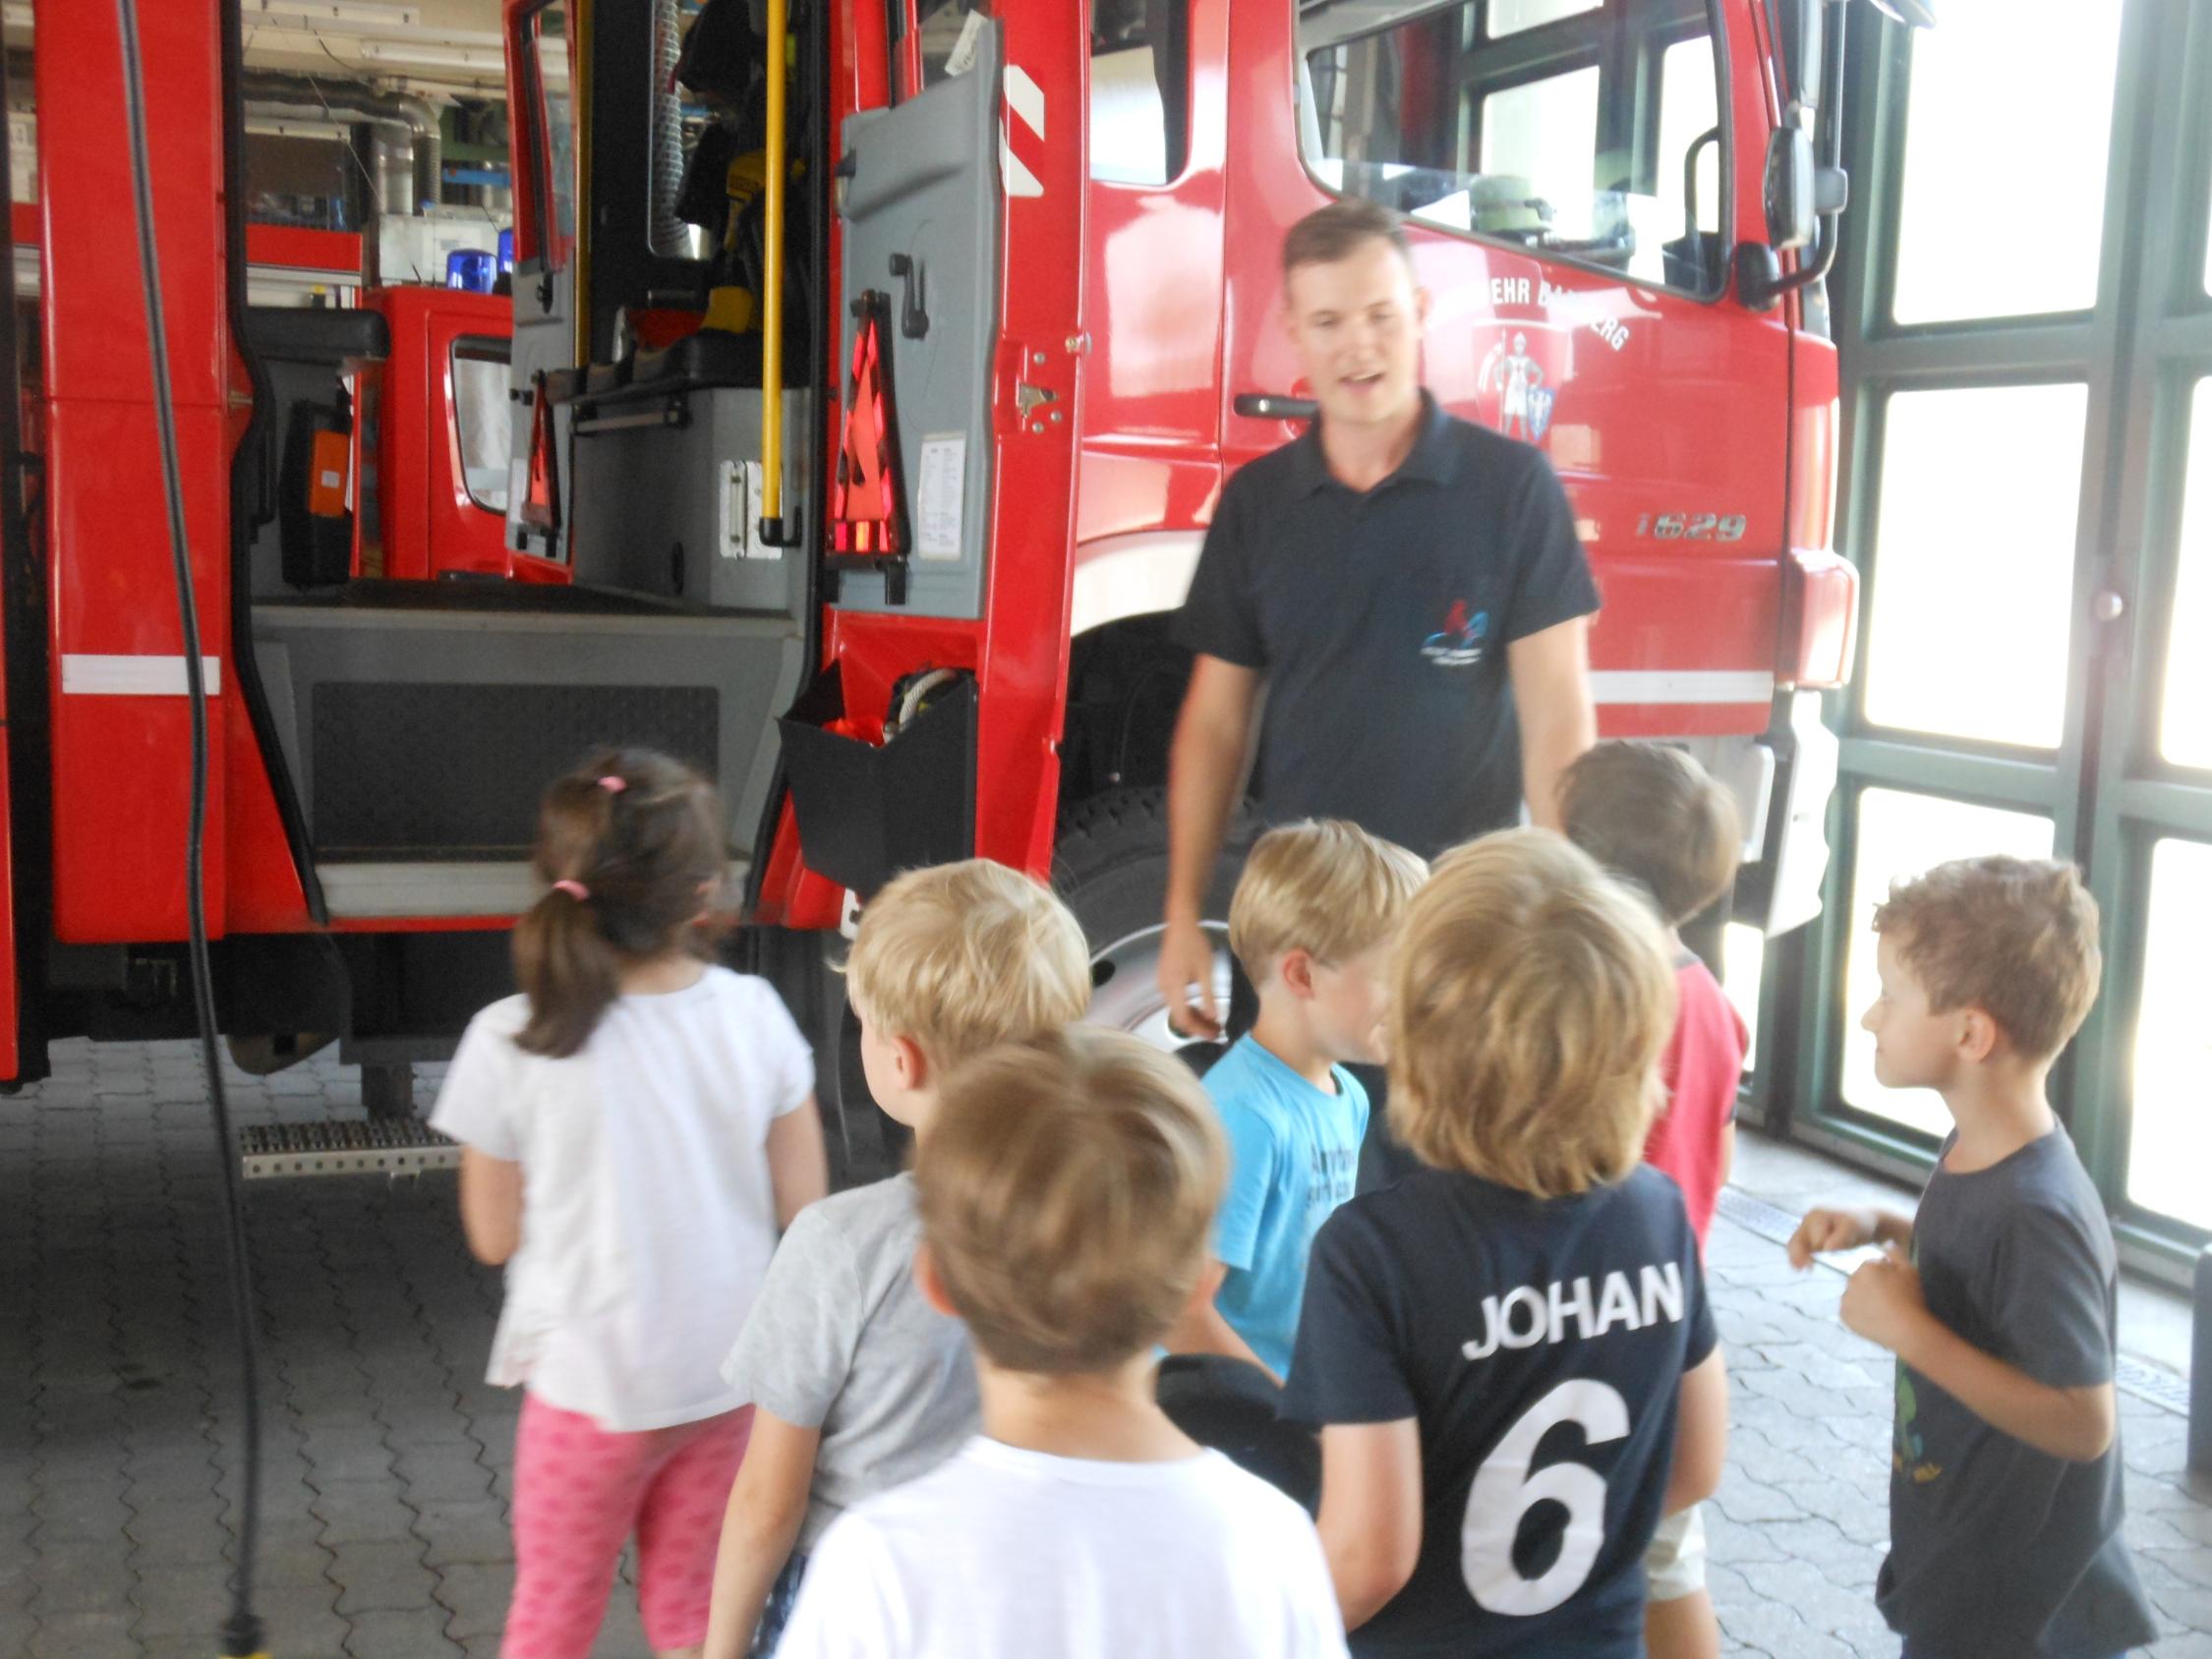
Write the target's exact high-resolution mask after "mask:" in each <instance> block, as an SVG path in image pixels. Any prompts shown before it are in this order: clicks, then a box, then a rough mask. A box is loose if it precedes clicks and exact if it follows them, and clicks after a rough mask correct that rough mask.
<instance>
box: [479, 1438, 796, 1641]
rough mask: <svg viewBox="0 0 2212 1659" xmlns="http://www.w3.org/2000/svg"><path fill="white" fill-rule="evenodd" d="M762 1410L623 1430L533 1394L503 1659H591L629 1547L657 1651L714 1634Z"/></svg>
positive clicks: (517, 1490) (517, 1498)
mask: <svg viewBox="0 0 2212 1659" xmlns="http://www.w3.org/2000/svg"><path fill="white" fill-rule="evenodd" d="M752 1426H753V1413H752V1408H751V1407H750V1406H747V1407H746V1408H745V1409H743V1410H741V1411H731V1412H728V1413H727V1414H725V1415H723V1416H720V1417H709V1418H708V1419H706V1420H705V1421H704V1422H698V1423H684V1424H681V1425H679V1426H678V1427H675V1428H669V1429H650V1430H646V1431H644V1432H642V1433H637V1434H616V1433H612V1432H611V1431H609V1430H607V1429H603V1428H601V1427H600V1426H599V1425H598V1424H597V1423H595V1422H593V1421H592V1419H591V1418H589V1417H586V1416H583V1415H581V1414H580V1413H578V1412H574V1411H563V1410H562V1409H561V1408H560V1407H559V1406H557V1405H550V1404H548V1403H547V1402H545V1401H543V1400H540V1399H539V1398H538V1397H537V1396H536V1395H534V1394H525V1395H524V1397H523V1402H522V1421H521V1424H520V1426H519V1427H518V1428H517V1429H516V1431H515V1454H514V1554H515V1577H514V1600H513V1601H512V1602H511V1603H510V1604H509V1605H508V1607H507V1630H506V1635H505V1638H504V1639H503V1640H502V1641H501V1643H500V1647H499V1652H500V1655H501V1659H586V1656H587V1655H588V1654H589V1653H590V1652H591V1648H592V1642H593V1640H594V1639H595V1638H596V1637H597V1636H598V1634H599V1627H600V1622H601V1621H602V1620H603V1619H605V1618H606V1617H607V1595H608V1591H609V1590H610V1589H611V1587H612V1585H613V1581H614V1565H615V1562H616V1561H617V1560H618V1559H619V1558H620V1556H621V1553H622V1545H623V1543H624V1542H625V1541H626V1540H627V1539H628V1538H629V1536H630V1534H631V1533H632V1532H635V1533H636V1534H637V1555H638V1562H637V1602H638V1612H639V1614H640V1616H641V1617H642V1618H643V1619H644V1621H645V1639H646V1640H647V1641H648V1642H650V1643H651V1644H652V1646H653V1650H654V1651H655V1652H656V1653H666V1652H668V1651H669V1649H671V1648H680V1647H692V1646H696V1645H697V1644H698V1643H700V1642H702V1641H705V1640H706V1639H707V1602H708V1598H709V1596H710V1594H711V1593H712V1591H713V1588H714V1576H715V1551H716V1549H717V1547H718V1546H719V1545H720V1543H721V1541H722V1516H723V1511H724V1510H725V1509H726V1508H727V1507H728V1503H729V1488H730V1485H731V1483H732V1482H733V1481H735V1479H736V1478H737V1465H738V1463H739V1462H740V1461H742V1460H743V1459H744V1456H745V1441H746V1437H747V1436H748V1435H749V1434H750V1433H751V1431H752Z"/></svg>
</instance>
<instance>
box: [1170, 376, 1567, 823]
mask: <svg viewBox="0 0 2212 1659" xmlns="http://www.w3.org/2000/svg"><path fill="white" fill-rule="evenodd" d="M1597 608H1598V589H1597V585H1596V583H1595V582H1594V581H1593V579H1592V577H1591V574H1590V564H1589V560H1588V559H1587V558H1586V557H1585V555H1584V553H1583V549H1582V544H1581V543H1580V542H1579V541H1578V540H1577V539H1576V537H1575V527H1574V515H1573V512H1572V510H1571V509H1570V508H1569V507H1568V505H1567V498H1566V494H1565V491H1563V490H1562V489H1561V488H1560V487H1559V481H1558V479H1557V478H1556V477H1555V476H1554V475H1553V473H1552V471H1551V467H1550V464H1549V463H1548V462H1546V461H1545V460H1544V458H1543V455H1542V454H1541V453H1540V452H1539V451H1537V450H1536V449H1533V448H1531V447H1530V446H1529V445H1527V444H1524V443H1518V442H1515V441H1513V440H1512V439H1510V438H1505V437H1501V436H1499V435H1498V434H1497V433H1495V432H1492V431H1488V430H1485V429H1483V428H1481V427H1477V426H1472V425H1470V424H1469V423H1467V422H1465V421H1461V420H1458V419H1455V418H1454V417H1453V416H1451V415H1449V414H1447V413H1446V412H1445V411H1443V410H1442V409H1440V408H1439V407H1438V406H1437V405H1436V403H1435V401H1434V400H1433V399H1432V398H1429V397H1427V395H1426V393H1425V394H1424V417H1423V424H1422V428H1421V432H1420V436H1419V437H1418V439H1417V440H1416V442H1415V444H1414V447H1413V450H1412V452H1411V453H1410V454H1408V456H1407V457H1406V459H1405V461H1404V462H1403V463H1402V464H1401V465H1400V466H1399V468H1398V470H1397V471H1396V472H1394V473H1392V474H1391V475H1390V477H1388V478H1387V479H1385V480H1383V481H1382V483H1380V484H1378V485H1376V486H1374V487H1373V488H1372V489H1368V490H1366V491H1360V490H1355V489H1352V488H1349V487H1348V486H1344V485H1342V484H1340V483H1338V482H1337V481H1336V480H1335V479H1334V478H1332V477H1331V476H1330V473H1329V469H1328V463H1327V461H1326V459H1325V458H1324V457H1323V455H1322V452H1321V442H1320V429H1319V426H1318V424H1316V425H1315V427H1314V428H1313V429H1311V430H1310V431H1309V432H1308V433H1307V434H1306V435H1305V436H1304V437H1303V438H1301V439H1300V440H1299V441H1298V442H1296V443H1291V444H1286V445H1285V446H1284V447H1283V448H1281V449H1278V450H1276V451H1274V452H1273V453H1271V454H1268V455H1263V456H1261V457H1260V458H1259V459H1257V460H1255V461H1253V462H1252V463H1251V464H1250V465H1248V466H1246V467H1245V468H1243V469H1242V470H1241V471H1240V472H1239V473H1238V474H1237V475H1236V476H1235V477H1234V478H1232V479H1231V480H1230V481H1229V483H1228V485H1227V486H1226V487H1225V488H1224V489H1223V490H1222V495H1221V505H1220V508H1219V510H1218V511H1217V512H1216V513H1215V515H1214V521H1213V525H1212V527H1211V528H1210V529H1209V530H1208V532H1207V534H1206V542H1205V548H1204V551H1203V552H1202V553H1201V554H1200V556H1199V559H1198V568H1197V571H1196V574H1195V575H1194V576H1193V578H1192V583H1191V593H1190V597H1189V598H1188V599H1187V600H1186V601H1185V602H1184V608H1183V612H1182V615H1181V616H1180V618H1179V619H1178V622H1177V627H1176V637H1177V639H1178V640H1179V641H1180V642H1181V643H1182V644H1184V645H1186V646H1188V647H1189V648H1190V649H1191V650H1193V651H1195V652H1202V653H1204V654H1205V655H1207V656H1209V657H1218V658H1221V659H1222V660H1224V661H1227V662H1233V663H1235V664H1237V665H1238V666H1240V667H1245V668H1252V669H1256V670H1258V671H1259V672H1260V673H1262V674H1263V675H1264V676H1265V677H1266V681H1267V706H1266V712H1265V715H1264V716H1263V719H1262V724H1261V729H1260V741H1259V766H1258V772H1257V777H1256V790H1257V793H1258V796H1259V799H1260V804H1261V808H1262V811H1263V812H1264V813H1265V815H1266V817H1267V818H1268V819H1269V820H1271V821H1273V822H1276V823H1287V822H1290V821H1293V820H1296V819H1300V818H1309V817H1310V818H1346V819H1350V820H1352V821H1353V822H1354V823H1357V824H1360V825H1362V826H1364V827H1365V828H1366V829H1370V830H1372V831H1373V832H1374V833H1376V834H1378V835H1383V836H1387V837H1388V838H1389V839H1391V840H1394V841H1397V842H1398V843H1399V844H1401V845H1403V846H1406V847H1410V848H1412V849H1413V850H1414V851H1416V852H1418V853H1421V854H1422V855H1424V856H1425V857H1432V856H1434V855H1435V854H1436V853H1438V852H1440V851H1442V850H1443V849H1444V848H1445V847H1448V846H1451V845H1453V844H1455V843H1457V842H1459V841H1462V840H1465V839H1467V838H1468V837H1470V836H1472V835H1477V834H1480V833H1482V832H1484V831H1485V830H1489V829H1501V828H1503V827H1505V826H1507V825H1509V824H1512V823H1513V822H1514V821H1515V820H1516V819H1517V818H1518V816H1519V811H1520V800H1521V767H1520V740H1519V729H1518V725H1517V722H1516V720H1515V716H1514V709H1513V692H1512V684H1511V681H1510V679H1509V678H1508V676H1507V672H1506V651H1507V648H1508V647H1510V646H1511V645H1512V644H1513V642H1514V641H1516V640H1519V639H1524V638H1526V637H1528V636H1529V635H1531V634H1535V633H1541V632H1542V631H1543V629H1545V628H1549V627H1553V626H1555V625H1557V624H1559V623H1561V622H1567V621H1572V620H1573V619H1574V618H1576V617H1578V616H1587V615H1590V614H1591V613H1592V612H1594V611H1596V610H1597Z"/></svg>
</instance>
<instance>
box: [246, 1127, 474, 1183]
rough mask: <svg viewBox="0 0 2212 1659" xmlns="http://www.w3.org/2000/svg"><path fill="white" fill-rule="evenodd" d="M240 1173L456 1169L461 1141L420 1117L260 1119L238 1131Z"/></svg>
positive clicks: (270, 1175)
mask: <svg viewBox="0 0 2212 1659" xmlns="http://www.w3.org/2000/svg"><path fill="white" fill-rule="evenodd" d="M238 1162H239V1170H240V1173H243V1174H244V1176H245V1177H246V1179H248V1180H272V1179H277V1178H280V1177H290V1176H297V1175H419V1174H421V1173H423V1172H424V1171H426V1170H457V1169H459V1168H460V1166H461V1147H460V1143H459V1142H458V1141H454V1140H449V1139H448V1138H446V1137H445V1136H444V1135H441V1134H439V1133H438V1132H437V1130H436V1129H434V1128H432V1127H431V1126H430V1125H429V1124H428V1123H426V1122H424V1121H423V1120H422V1118H420V1117H381V1118H368V1119H355V1120H352V1121H348V1122H337V1123H257V1124H255V1125H254V1127H252V1128H250V1129H241V1130H240V1131H239V1134H238Z"/></svg>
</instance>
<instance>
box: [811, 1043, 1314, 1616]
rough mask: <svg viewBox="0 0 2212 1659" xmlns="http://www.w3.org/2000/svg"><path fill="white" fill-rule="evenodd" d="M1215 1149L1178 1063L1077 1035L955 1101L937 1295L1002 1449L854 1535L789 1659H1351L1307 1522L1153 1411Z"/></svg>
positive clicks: (936, 1196)
mask: <svg viewBox="0 0 2212 1659" xmlns="http://www.w3.org/2000/svg"><path fill="white" fill-rule="evenodd" d="M1222 1174H1223V1147H1222V1141H1221V1135H1220V1131H1219V1130H1218V1129H1217V1128H1216V1127H1215V1125H1214V1122H1213V1115H1212V1112H1211V1111H1210V1110H1209V1108H1208V1107H1207V1105H1206V1100H1205V1096H1204V1095H1203V1093H1202V1092H1201V1091H1200V1090H1199V1088H1198V1086H1197V1084H1196V1082H1195V1081H1194V1080H1193V1078H1192V1076H1191V1074H1190V1072H1189V1070H1188V1069H1187V1068H1186V1067H1184V1066H1183V1065H1182V1063H1181V1062H1180V1061H1178V1060H1176V1059H1174V1058H1170V1057H1168V1056H1164V1055H1161V1054H1159V1053H1158V1052H1156V1051H1155V1050H1153V1049H1151V1048H1150V1047H1148V1046H1147V1045H1146V1044H1144V1043H1142V1042H1140V1041H1138V1040H1137V1039H1135V1038H1134V1037H1130V1036H1127V1035H1124V1034H1122V1033H1119V1032H1109V1031H1100V1030H1094V1029H1091V1028H1087V1027H1078V1028H1076V1029H1074V1030H1071V1031H1068V1032H1065V1033H1062V1034H1060V1035H1058V1036H1054V1037H1048V1038H1043V1039H1040V1040H1039V1041H1037V1042H1034V1043H1031V1044H1026V1045H1021V1046H1017V1047H1009V1048H1006V1049H1001V1050H997V1051H995V1052H993V1053H992V1054H990V1055H987V1056H985V1057H984V1058H981V1059H979V1060H976V1061H974V1062H973V1063H972V1064H970V1065H968V1066H965V1067H963V1068H962V1069H961V1070H960V1072H959V1074H958V1075H956V1076H955V1077H953V1078H951V1079H949V1080H948V1081H947V1083H946V1085H945V1096H944V1102H943V1105H942V1107H941V1109H940V1111H939V1114H938V1117H937V1120H936V1122H935V1124H934V1126H933V1127H932V1129H931V1132H930V1133H929V1135H928V1136H927V1137H926V1138H925V1139H924V1140H923V1141H922V1143H921V1147H920V1151H919V1154H918V1156H917V1162H916V1167H915V1178H916V1180H917V1182H918V1184H919V1188H920V1195H921V1216H922V1230H923V1240H924V1243H923V1250H922V1254H921V1257H920V1259H919V1261H918V1262H917V1264H916V1277H917V1279H918V1280H919V1281H920V1283H921V1287H922V1291H923V1293H924V1294H925V1295H926V1296H928V1297H929V1299H930V1300H931V1301H932V1302H933V1303H935V1304H936V1305H937V1306H939V1307H940V1308H942V1309H944V1310H945V1311H947V1312H948V1313H954V1314H957V1315H958V1316H959V1317H960V1319H962V1320H964V1321H965V1322H966V1324H967V1328H968V1333H969V1336H970V1337H971V1338H972V1340H973V1344H974V1351H975V1365H976V1371H977V1374H978V1378H979V1381H980V1386H981V1391H982V1401H983V1432H982V1433H981V1434H980V1435H977V1436H976V1437H975V1438H974V1439H972V1440H970V1441H969V1442H968V1443H967V1445H966V1446H965V1447H963V1448H962V1449H961V1450H960V1453H959V1454H958V1455H957V1456H956V1457H954V1458H953V1459H950V1460H949V1461H947V1462H945V1463H944V1464H942V1465H940V1466H939V1467H938V1468H937V1469H936V1470H935V1471H934V1472H933V1473H930V1474H927V1475H924V1476H923V1477H922V1478H921V1479H919V1480H916V1481H913V1482H911V1483H910V1484H908V1485H905V1486H902V1487H901V1488H899V1489H898V1490H897V1491H893V1492H887V1493H884V1494H882V1495H881V1496H879V1497H876V1498H872V1499H870V1500H869V1501H868V1502H866V1503H864V1504H861V1505H859V1506H857V1507H856V1508H854V1509H851V1510H849V1511H847V1512H846V1513H845V1514H844V1516H843V1517H842V1518H840V1519H839V1520H838V1521H837V1523H836V1524H835V1525H833V1526H832V1527H831V1528H830V1530H829V1532H828V1534H827V1535H826V1536H825V1537H824V1538H823V1540H822V1542H821V1544H820V1546H819V1548H818V1549H817V1550H816V1551H815V1554H814V1559H813V1562H812V1565H811V1567H810V1569H809V1571H808V1573H807V1576H806V1582H805V1584H804V1585H803V1587H802V1588H801V1589H800V1592H799V1598H798V1606H797V1608H796V1609H795V1610H794V1611H793V1613H792V1615H791V1623H790V1626H789V1628H788V1629H787V1630H786V1633H785V1638H784V1647H783V1652H784V1654H785V1655H786V1659H825V1656H829V1655H838V1656H841V1659H843V1656H851V1659H861V1656H864V1655H865V1656H870V1659H873V1656H876V1655H886V1654H894V1653H896V1654H899V1655H902V1659H1061V1656H1068V1659H1073V1656H1075V1655H1091V1654H1159V1655H1163V1656H1164V1655H1185V1654H1188V1655H1193V1656H1195V1655H1204V1656H1206V1659H1243V1656H1250V1659H1309V1656H1316V1655H1336V1654H1342V1653H1343V1652H1344V1632H1343V1626H1342V1623H1341V1622H1340V1621H1339V1619H1338V1617H1337V1611H1336V1603H1335V1601H1334V1599H1333V1598H1332V1597H1331V1596H1330V1594H1329V1586H1328V1580H1327V1574H1326V1573H1325V1572H1324V1571H1323V1563H1322V1559H1321V1551H1320V1546H1319V1544H1318V1542H1317V1541H1316V1539H1315V1537H1314V1534H1313V1526H1312V1522H1311V1521H1310V1520H1308V1519H1307V1517H1306V1515H1305V1512H1304V1511H1302V1510H1300V1509H1299V1508H1298V1506H1297V1505H1295V1504H1293V1503H1292V1502H1291V1501H1290V1500H1289V1499H1288V1498H1285V1497H1284V1496H1283V1495H1282V1494H1281V1493H1279V1492H1277V1491H1275V1490H1274V1488H1272V1487H1270V1486H1268V1485H1266V1484H1265V1483H1264V1482H1262V1481H1260V1480H1258V1479H1256V1478H1254V1477H1253V1476H1252V1475H1249V1474H1247V1473H1245V1472H1244V1471H1243V1470H1242V1469H1239V1468H1238V1467H1236V1465H1234V1464H1233V1463H1231V1462H1229V1461H1228V1460H1227V1459H1225V1458H1223V1457H1222V1456H1221V1455H1220V1454H1219V1453H1215V1452H1205V1451H1200V1450H1199V1449H1198V1448H1197V1447H1196V1446H1195V1445H1193V1443H1192V1442H1191V1441H1189V1440H1187V1439H1186V1438H1185V1437H1184V1436H1183V1435H1182V1434H1181V1433H1180V1432H1179V1431H1178V1430H1177V1429H1176V1428H1175V1427H1174V1425H1173V1424H1172V1423H1170V1422H1169V1421H1168V1419H1167V1417H1166V1416H1165V1415H1164V1414H1163V1413H1162V1412H1161V1410H1160V1408H1159V1406H1158V1404H1157V1403H1155V1402H1154V1401H1153V1398H1152V1357H1151V1353H1152V1347H1153V1345H1154V1344H1156V1343H1157V1342H1158V1341H1159V1339H1160V1338H1161V1337H1162V1336H1163V1335H1164V1334H1165V1333H1166V1331H1167V1329H1168V1326H1169V1325H1170V1324H1171V1323H1172V1322H1173V1321H1174V1319H1175V1317H1176V1314H1177V1312H1178V1311H1179V1310H1180V1309H1181V1308H1182V1307H1183V1306H1184V1305H1185V1304H1187V1303H1188V1302H1190V1301H1191V1300H1193V1298H1196V1297H1201V1296H1203V1295H1205V1294H1206V1292H1207V1290H1208V1289H1209V1288H1210V1279H1211V1274H1210V1272H1209V1263H1208V1261H1207V1257H1206V1235H1207V1232H1208V1230H1209V1229H1210V1228H1211V1226H1212V1223H1213V1209H1214V1201H1215V1199H1216V1198H1217V1197H1218V1196H1219V1194H1220V1191H1221V1184H1222Z"/></svg>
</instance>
